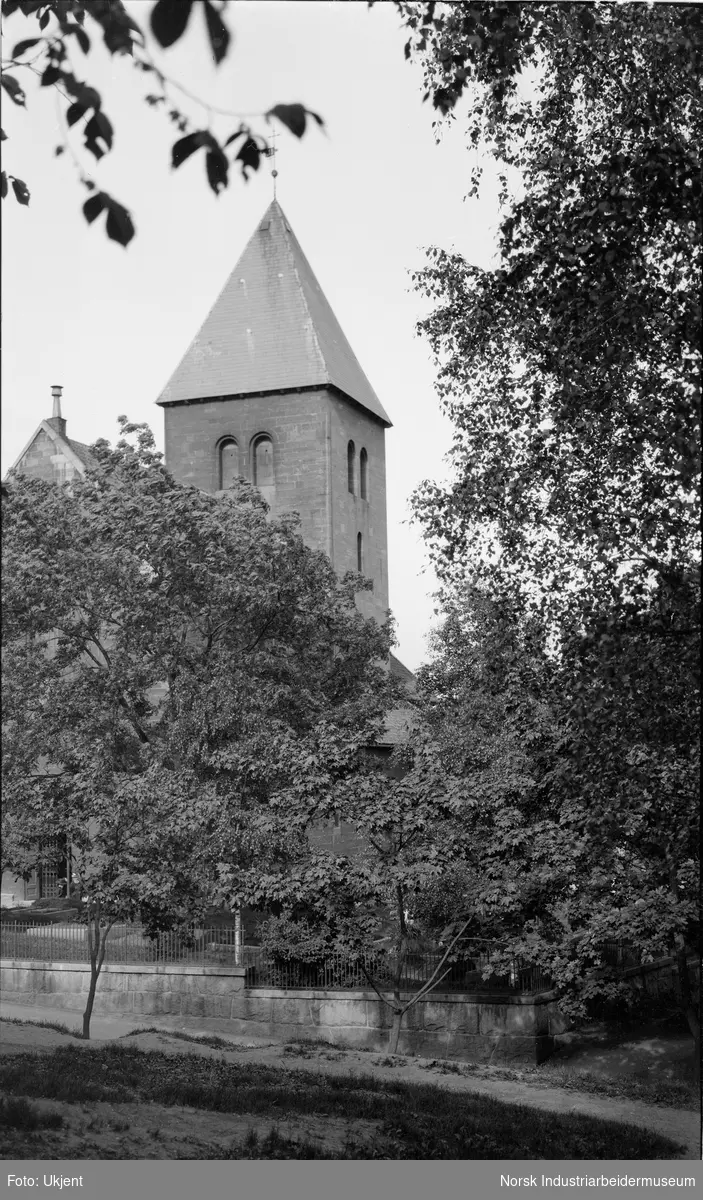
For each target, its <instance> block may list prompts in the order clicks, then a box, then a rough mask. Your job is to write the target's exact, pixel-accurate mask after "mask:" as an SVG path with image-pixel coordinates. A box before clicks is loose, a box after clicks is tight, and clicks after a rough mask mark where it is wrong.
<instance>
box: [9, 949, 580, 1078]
mask: <svg viewBox="0 0 703 1200" xmlns="http://www.w3.org/2000/svg"><path fill="white" fill-rule="evenodd" d="M1 967H2V972H1V978H2V994H3V997H4V999H5V1001H6V1003H12V1002H14V1003H17V1004H25V1005H27V1004H29V1005H35V1006H37V1007H43V1008H50V1009H54V1010H56V1009H59V1010H61V1009H63V1010H66V1009H70V1010H73V1011H80V1012H82V1011H83V1009H84V1008H85V1003H86V995H87V992H88V987H89V983H90V972H89V969H88V967H87V965H82V964H80V963H52V964H49V963H37V962H29V961H21V962H18V961H14V962H13V961H10V960H4V961H3V962H2V964H1ZM94 1012H95V1014H96V1015H98V1014H106V1013H110V1014H114V1015H119V1016H120V1017H123V1018H126V1019H128V1020H132V1021H134V1022H135V1024H138V1023H139V1022H140V1021H142V1020H151V1021H153V1018H154V1017H158V1018H159V1023H160V1024H165V1025H171V1026H172V1027H177V1028H181V1029H183V1028H185V1029H189V1028H190V1029H198V1030H200V1031H203V1030H209V1031H214V1032H219V1033H229V1034H232V1035H237V1036H242V1035H243V1036H247V1037H265V1038H272V1039H273V1040H278V1041H286V1040H287V1039H290V1038H300V1037H303V1038H310V1039H313V1040H322V1041H327V1042H330V1043H345V1044H351V1045H354V1046H362V1047H367V1048H369V1049H377V1050H382V1049H386V1048H387V1045H388V1035H389V1032H390V1010H389V1009H388V1008H387V1006H386V1005H384V1004H382V1003H381V1001H380V1000H379V998H378V996H376V994H375V993H374V992H373V991H322V990H317V991H307V990H305V991H302V990H300V991H299V990H290V991H286V990H284V989H282V988H263V987H262V988H247V987H245V970H244V968H243V967H229V968H226V967H195V966H188V965H178V966H147V965H145V966H118V965H109V966H105V967H103V970H102V973H101V976H100V978H99V980H98V988H97V992H96V997H95V1007H94ZM405 1026H406V1028H405V1030H404V1031H403V1032H402V1033H401V1039H400V1045H399V1050H400V1052H401V1053H403V1054H420V1055H423V1056H429V1057H443V1058H456V1059H460V1060H463V1061H465V1062H486V1061H489V1060H490V1061H491V1062H493V1063H496V1062H522V1063H539V1062H542V1061H543V1059H545V1058H547V1057H548V1056H549V1054H550V1053H551V1050H552V1048H553V1038H554V1034H555V1033H560V1032H562V1031H563V1029H564V1022H563V1019H562V1018H561V1016H560V1014H559V1012H558V1009H557V1005H556V1002H555V1001H554V999H553V997H552V996H551V995H550V994H549V993H546V994H545V995H544V996H537V997H533V996H530V997H524V996H506V995H498V994H496V995H495V996H492V995H486V994H485V993H484V994H481V995H480V996H479V995H473V996H472V995H465V996H460V995H442V994H436V993H433V995H432V997H431V998H430V999H428V1000H424V1001H420V1002H419V1003H418V1004H417V1005H415V1006H414V1007H413V1008H411V1009H410V1010H409V1011H408V1013H407V1014H406V1017H405Z"/></svg>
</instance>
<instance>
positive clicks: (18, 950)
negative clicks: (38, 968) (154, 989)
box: [0, 921, 241, 966]
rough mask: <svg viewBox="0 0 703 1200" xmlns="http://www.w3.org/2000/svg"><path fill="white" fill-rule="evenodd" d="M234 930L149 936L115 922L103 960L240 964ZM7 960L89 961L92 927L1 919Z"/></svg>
mask: <svg viewBox="0 0 703 1200" xmlns="http://www.w3.org/2000/svg"><path fill="white" fill-rule="evenodd" d="M235 935H236V931H235V930H234V929H227V928H225V929H222V928H212V929H210V928H207V927H205V928H197V929H192V930H183V929H177V930H173V931H171V932H169V933H159V934H158V935H157V936H156V937H150V936H149V935H148V933H147V932H146V931H145V930H144V928H143V926H141V925H132V924H126V923H124V924H117V925H113V927H112V929H111V930H110V932H109V934H108V938H107V943H106V949H105V962H106V963H113V964H116V965H117V964H124V965H129V964H131V963H134V964H138V963H152V964H155V963H200V964H201V965H203V966H208V965H209V966H218V965H219V966H222V965H226V966H236V965H238V964H237V959H238V958H240V959H241V947H240V946H238V945H237V942H236V939H235ZM0 941H1V946H2V956H3V958H20V959H32V960H34V961H39V962H88V961H89V949H88V931H87V928H86V926H85V925H82V924H80V923H78V922H75V923H71V924H69V923H66V924H56V925H30V926H28V925H26V924H24V923H20V922H11V921H3V922H2V924H1V925H0Z"/></svg>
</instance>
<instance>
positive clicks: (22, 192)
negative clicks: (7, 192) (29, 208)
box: [12, 179, 29, 204]
mask: <svg viewBox="0 0 703 1200" xmlns="http://www.w3.org/2000/svg"><path fill="white" fill-rule="evenodd" d="M12 190H13V192H14V193H15V197H16V199H17V203H18V204H29V188H28V187H27V184H26V183H25V182H24V180H23V179H13V180H12Z"/></svg>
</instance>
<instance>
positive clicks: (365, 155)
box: [2, 0, 498, 669]
mask: <svg viewBox="0 0 703 1200" xmlns="http://www.w3.org/2000/svg"><path fill="white" fill-rule="evenodd" d="M127 7H128V8H129V9H130V10H132V11H133V12H134V15H135V16H137V17H138V18H139V19H140V20H141V21H144V20H145V19H146V17H147V15H148V12H149V11H150V8H151V5H150V4H147V3H146V2H145V0H136V3H135V2H134V0H133V2H132V3H128V4H127ZM228 20H229V24H230V28H232V29H233V31H234V34H235V43H234V47H233V49H232V50H231V52H230V54H229V56H228V58H227V59H226V60H225V62H224V63H223V64H222V65H221V66H220V67H219V69H215V67H214V66H213V64H212V61H211V59H210V58H209V56H208V52H207V47H206V42H205V35H204V28H203V27H204V22H203V20H202V14H201V13H200V12H197V11H196V12H195V13H194V14H193V16H192V17H191V27H190V28H189V30H188V32H187V34H186V36H185V38H184V39H183V41H182V42H181V43H180V44H178V45H177V46H176V47H175V48H173V49H172V50H170V51H166V52H163V53H162V54H161V55H160V56H159V58H158V61H159V63H160V65H161V66H162V67H163V69H164V71H165V72H166V73H167V74H168V75H169V76H171V77H173V78H174V79H176V80H178V81H179V82H181V83H183V84H184V86H186V87H187V88H188V90H189V91H191V92H193V93H195V94H196V95H197V96H199V97H202V98H203V99H205V100H208V101H210V103H212V104H213V105H215V106H217V107H221V108H226V109H230V110H232V111H233V112H237V113H246V114H255V113H263V112H265V111H266V109H268V108H270V107H271V106H272V105H273V104H275V103H279V102H283V103H291V102H294V101H301V102H302V103H304V104H305V105H306V106H307V107H309V108H312V109H314V110H316V111H317V112H319V113H320V114H321V115H322V116H323V117H324V119H325V122H326V127H327V131H328V136H324V135H323V134H322V133H321V132H320V131H319V130H318V129H317V128H316V127H315V128H312V129H311V130H310V132H309V134H306V136H305V137H304V138H303V140H302V141H301V142H298V141H297V140H296V139H295V138H293V136H292V135H290V134H289V133H288V132H287V131H286V130H283V131H282V132H281V134H280V137H279V138H278V163H277V166H278V171H279V178H278V199H279V200H280V202H281V205H282V206H283V209H284V211H285V212H286V215H287V216H288V218H289V220H290V222H291V225H292V227H293V229H294V230H295V233H296V235H297V237H298V239H299V241H300V243H301V245H302V247H303V250H304V251H305V254H306V255H307V257H308V259H309V261H310V263H311V265H312V267H313V270H314V271H315V273H316V275H317V277H318V279H319V281H320V283H321V285H322V288H323V290H324V291H325V293H326V295H327V298H328V300H329V301H330V304H331V305H332V308H333V309H334V312H335V313H336V315H337V317H338V319H339V321H340V323H341V325H342V328H343V329H344V331H345V333H346V335H347V337H348V339H349V341H350V343H351V345H352V347H353V349H354V351H355V353H356V355H357V357H358V358H359V361H360V362H361V365H362V367H363V368H364V370H365V372H366V374H367V375H368V377H369V379H370V381H371V383H372V385H373V387H374V388H375V389H376V391H377V393H378V395H379V397H380V399H381V402H382V404H383V406H384V407H385V409H386V411H387V412H388V413H389V415H390V417H391V420H392V421H393V428H392V429H391V430H389V431H388V433H387V437H386V449H387V472H388V538H389V559H390V561H389V575H390V602H391V607H392V609H393V612H394V614H395V617H396V620H397V626H398V643H399V644H398V649H397V653H398V655H399V657H400V658H401V659H402V660H403V661H404V662H405V663H406V664H407V666H409V667H410V668H411V669H415V668H417V667H418V666H419V664H420V662H421V661H422V660H423V659H424V658H425V657H426V647H425V638H426V634H427V632H428V629H429V627H430V624H431V620H432V609H433V602H432V592H433V590H434V586H435V584H434V580H433V577H432V575H431V574H430V573H429V572H427V571H426V570H425V567H426V555H425V550H424V547H423V544H422V539H421V536H420V531H419V529H417V528H415V527H412V526H410V525H409V524H408V521H409V516H410V508H409V497H410V495H411V493H412V491H413V489H414V488H415V487H416V485H417V484H418V483H419V481H420V480H421V479H423V478H434V479H437V478H440V477H445V476H446V471H447V468H446V465H445V464H444V462H443V458H444V455H445V454H446V451H447V449H448V448H449V444H450V440H451V427H450V425H449V424H448V422H447V421H446V420H445V419H443V418H442V416H441V415H440V413H439V409H438V404H437V400H436V397H435V394H434V386H433V381H434V375H435V371H434V367H433V364H432V362H431V358H430V354H429V350H428V348H427V346H426V344H425V343H424V342H423V341H422V340H421V339H419V338H418V337H417V336H416V334H415V322H416V321H417V319H418V317H420V316H422V314H423V312H424V311H425V308H424V302H423V301H422V299H421V298H420V297H419V296H418V295H417V294H415V293H414V292H413V290H412V285H411V281H410V273H411V272H412V271H413V270H414V269H417V268H418V267H420V266H421V265H422V263H423V261H424V253H423V249H424V247H426V246H429V245H432V244H435V245H441V246H444V247H446V248H451V247H454V248H456V249H457V250H459V251H460V252H461V253H463V254H464V255H465V256H466V257H467V258H468V259H469V260H470V261H472V262H474V263H477V264H479V265H482V266H488V265H489V261H490V256H491V252H492V247H493V238H494V232H495V229H496V225H497V220H498V214H497V202H496V193H495V189H494V188H493V187H492V186H491V185H490V183H489V184H487V185H486V187H485V189H484V194H483V195H482V197H481V199H480V201H473V202H468V201H464V196H465V195H466V192H467V191H468V186H469V173H470V169H471V166H472V158H471V153H473V152H469V151H467V150H466V149H465V148H464V134H463V129H462V127H461V122H459V121H457V122H455V124H454V125H453V127H452V128H451V129H450V130H449V131H448V132H447V133H445V134H444V135H443V138H442V141H441V142H440V144H439V145H437V144H436V143H435V138H434V133H433V129H432V121H433V111H432V109H431V108H430V107H429V105H423V104H422V80H421V74H420V70H419V68H418V67H417V66H415V65H413V64H408V63H406V62H405V61H404V57H403V46H404V42H405V35H404V32H403V30H402V29H401V27H400V22H399V18H398V15H397V13H396V10H395V8H394V7H393V6H392V5H391V4H387V3H382V4H378V5H377V6H376V7H374V8H373V9H372V10H370V11H369V10H368V8H367V6H366V4H365V3H362V2H359V3H341V2H333V3H319V2H314V3H298V2H295V0H292V2H291V0H285V2H282V3H278V2H276V3H274V2H264V3H262V2H261V0H257V2H256V3H246V2H243V3H239V4H237V5H236V6H234V7H233V6H230V12H229V17H228ZM35 25H36V22H31V23H30V22H29V21H27V20H25V19H24V18H23V17H22V16H21V15H19V14H18V15H16V16H14V17H12V18H10V19H8V20H7V21H6V22H5V33H6V41H7V43H9V44H10V46H11V45H14V43H15V42H16V41H18V40H20V39H21V38H24V37H29V36H32V35H33V34H34V32H35V28H34V26H35ZM93 46H94V50H93V51H92V52H91V54H90V57H89V58H88V59H87V60H85V59H83V56H82V55H81V54H80V52H79V51H78V49H77V48H75V50H74V51H73V53H74V62H73V69H74V73H75V74H76V75H77V76H78V77H79V78H85V79H86V81H87V82H89V83H93V84H94V85H95V86H97V87H98V88H99V90H100V91H101V92H102V93H103V101H104V104H103V106H104V109H105V111H106V113H107V114H108V116H109V117H110V118H111V119H112V121H113V124H114V126H115V130H116V133H115V146H114V150H113V151H112V152H111V153H110V154H108V155H107V156H106V157H105V158H104V159H103V160H102V161H101V162H100V164H98V165H96V164H95V161H94V160H93V159H92V157H91V156H89V155H86V156H85V157H83V156H82V153H81V138H80V134H79V133H78V130H77V128H76V129H74V130H73V132H72V135H71V144H72V145H73V146H74V148H75V151H76V155H77V157H78V158H79V159H80V160H81V161H83V162H84V163H85V166H86V168H87V169H88V170H89V171H90V173H91V174H92V175H93V177H94V178H95V180H96V182H97V183H98V185H99V186H100V187H102V188H104V189H105V190H106V191H108V192H110V193H111V194H113V195H114V196H115V198H116V199H118V200H120V201H121V202H123V203H124V204H125V205H126V206H127V207H128V208H129V209H130V210H131V212H132V215H133V218H134V221H135V224H136V227H137V236H136V237H135V239H134V240H133V242H132V243H131V245H130V246H129V247H128V248H127V249H123V248H122V247H121V246H118V245H117V244H116V243H114V242H109V241H108V240H107V238H106V236H105V234H104V232H103V231H102V229H101V228H100V227H99V226H100V224H101V222H100V220H98V221H96V223H95V224H94V225H92V226H89V225H87V223H86V222H85V219H84V217H83V215H82V213H81V205H82V203H83V201H84V199H85V198H86V196H87V193H86V192H85V191H84V189H83V188H82V187H81V186H80V184H79V181H78V176H77V170H76V167H75V165H74V163H73V161H72V159H71V157H70V155H68V154H64V155H63V156H62V157H59V158H56V157H54V155H53V147H54V146H55V145H56V144H57V141H59V140H60V139H59V137H58V136H57V129H58V128H59V126H58V120H59V111H60V110H61V109H65V107H66V102H65V101H63V100H59V98H58V96H57V94H56V92H55V90H54V89H53V88H44V89H41V91H39V90H38V89H35V88H34V86H33V84H34V80H33V79H30V78H27V92H28V102H27V111H26V112H25V111H23V110H22V109H20V108H18V107H16V106H15V105H13V104H11V103H4V105H3V127H4V129H5V132H6V133H7V134H8V139H9V140H8V141H6V142H4V143H3V150H4V167H5V169H6V170H7V171H8V172H9V173H11V174H13V175H17V176H19V177H20V178H22V179H24V180H25V181H26V183H27V185H28V186H29V188H30V191H31V197H32V198H31V203H30V206H29V208H22V207H20V206H19V205H18V204H16V203H15V201H14V197H13V196H12V195H10V196H9V197H8V198H7V199H6V200H5V201H4V202H3V218H4V219H3V247H2V248H3V260H2V263H3V266H2V269H3V288H4V303H3V325H4V331H3V332H4V338H3V344H4V355H3V441H2V471H3V474H4V473H5V471H6V470H7V469H8V467H9V466H10V465H11V464H12V462H13V461H14V460H15V459H16V457H17V456H18V455H19V453H20V451H21V450H22V448H23V447H24V445H25V443H26V442H27V441H28V439H29V438H30V437H31V435H32V433H33V431H34V429H35V428H36V426H37V424H38V423H39V421H40V420H41V419H42V418H44V417H48V416H50V415H51V396H50V385H51V384H53V383H60V384H62V385H63V388H64V399H63V415H64V416H65V417H66V418H67V421H68V435H69V437H74V438H76V439H77V440H79V441H83V442H92V441H94V440H95V439H96V438H98V437H107V438H108V439H109V440H111V441H113V440H114V438H115V435H116V432H117V425H116V420H117V416H118V415H119V414H120V413H126V414H127V415H128V416H129V417H130V419H131V420H136V421H148V422H149V424H150V426H151V428H152V429H153V431H154V434H155V436H156V440H157V443H158V444H159V446H160V447H162V446H163V416H162V411H161V409H159V408H157V407H155V400H156V397H157V396H158V394H159V392H160V391H161V389H162V388H163V386H164V384H165V383H166V382H167V380H168V378H169V377H170V375H171V373H172V372H173V370H174V368H175V367H176V365H177V364H178V362H179V360H180V358H181V356H182V354H183V353H184V351H185V350H186V348H187V346H188V345H189V343H190V341H191V339H192V338H193V336H194V334H195V333H196V332H197V330H198V328H199V327H200V324H201V323H202V320H203V318H204V317H205V315H206V313H207V311H208V310H209V308H210V307H211V305H212V303H213V302H214V300H215V298H216V296H217V295H218V293H219V291H220V289H221V288H222V285H223V284H224V282H225V280H226V278H227V276H228V275H229V273H230V271H231V270H232V268H233V267H234V264H235V262H236V260H237V258H238V256H239V254H240V252H241V251H242V250H243V248H244V246H245V244H246V242H247V241H248V239H249V237H250V235H251V233H252V232H253V230H254V228H255V226H256V223H257V221H258V220H259V218H260V216H261V214H262V212H263V211H264V209H265V208H266V207H267V205H268V204H269V202H270V200H271V198H272V180H271V176H270V170H269V163H266V164H265V166H264V167H263V168H262V169H261V170H260V172H259V174H258V175H256V176H251V177H250V180H249V182H248V183H244V182H243V181H242V180H241V179H240V178H239V177H238V176H237V175H236V174H235V175H233V177H232V181H231V184H230V187H229V188H228V189H227V190H226V191H225V192H223V193H221V194H220V196H219V197H215V196H214V195H213V193H212V192H211V191H210V189H209V188H208V186H207V184H206V181H205V172H204V163H203V160H202V155H194V156H193V158H192V159H191V160H189V161H188V162H187V163H185V164H184V165H183V166H181V167H180V168H179V169H178V171H176V172H174V171H172V170H171V169H170V167H169V162H170V146H171V144H172V142H173V141H174V140H175V139H176V137H177V136H179V135H178V133H177V131H175V129H174V127H173V126H171V125H170V124H169V123H168V121H167V119H166V117H165V115H164V113H163V112H162V111H161V110H158V109H152V108H150V107H149V106H148V105H146V104H145V102H144V100H143V96H144V95H145V94H146V93H147V92H148V91H150V90H152V88H151V85H150V82H149V77H148V76H142V75H140V74H137V73H136V72H135V71H134V70H133V69H132V68H131V67H130V65H129V62H128V61H126V60H123V59H116V60H113V59H111V58H110V57H109V56H108V55H107V53H106V52H104V50H103V48H102V45H101V44H100V42H99V40H98V39H97V37H96V38H94V40H93ZM7 51H8V46H7V45H5V47H4V53H7ZM16 73H17V74H18V75H19V74H20V73H19V72H16ZM22 74H23V73H22ZM175 94H176V93H174V95H175ZM184 107H185V108H186V110H187V111H188V113H189V115H192V116H193V117H196V116H197V118H198V119H197V120H196V121H195V124H194V127H195V128H197V127H198V126H199V125H202V126H205V125H206V123H207V122H206V119H204V118H203V110H201V109H198V108H197V106H195V105H192V104H189V103H188V102H185V101H184ZM237 124H238V122H237V121H236V120H235V119H234V118H228V117H215V118H214V122H213V131H214V132H215V133H216V134H217V135H222V136H223V137H224V136H226V135H227V134H228V133H230V132H232V131H233V130H234V129H235V128H236V126H237ZM252 124H253V125H254V126H255V127H258V128H259V129H260V130H261V132H265V125H264V123H263V122H258V123H257V122H255V121H252ZM423 571H424V573H423Z"/></svg>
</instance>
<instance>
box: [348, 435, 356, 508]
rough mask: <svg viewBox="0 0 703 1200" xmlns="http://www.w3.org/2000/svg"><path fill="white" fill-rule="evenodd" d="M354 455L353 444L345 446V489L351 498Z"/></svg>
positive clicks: (352, 492)
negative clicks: (346, 488)
mask: <svg viewBox="0 0 703 1200" xmlns="http://www.w3.org/2000/svg"><path fill="white" fill-rule="evenodd" d="M354 454H355V447H354V443H353V442H350V443H349V445H348V446H347V487H348V489H349V491H350V492H351V494H352V496H353V495H354Z"/></svg>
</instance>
